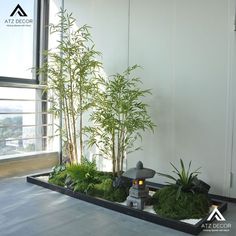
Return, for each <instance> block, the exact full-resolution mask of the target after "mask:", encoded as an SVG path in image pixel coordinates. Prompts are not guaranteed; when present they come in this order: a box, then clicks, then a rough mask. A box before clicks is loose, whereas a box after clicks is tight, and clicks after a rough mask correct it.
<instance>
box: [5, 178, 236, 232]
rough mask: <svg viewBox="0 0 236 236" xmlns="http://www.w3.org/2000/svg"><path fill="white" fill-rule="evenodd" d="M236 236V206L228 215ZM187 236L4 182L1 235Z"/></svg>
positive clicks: (35, 188) (23, 183) (15, 180)
mask: <svg viewBox="0 0 236 236" xmlns="http://www.w3.org/2000/svg"><path fill="white" fill-rule="evenodd" d="M224 216H225V218H226V220H227V223H231V225H232V228H231V230H230V232H227V233H222V232H220V233H219V232H218V233H212V232H202V233H201V234H200V236H206V235H208V236H209V235H230V236H235V235H236V204H229V209H228V211H227V212H226V213H225V214H224ZM7 235H8V236H10V235H12V236H31V235H37V236H54V235H55V236H63V235H65V236H73V235H76V236H83V235H88V236H152V235H153V236H154V235H155V236H158V235H160V236H169V235H173V236H180V235H181V236H182V235H183V236H184V235H188V234H185V233H182V232H178V231H176V230H172V229H169V228H166V227H163V226H160V225H156V224H153V223H149V222H146V221H143V220H139V219H136V218H133V217H130V216H127V215H123V214H121V213H118V212H114V211H111V210H108V209H105V208H102V207H99V206H96V205H92V204H89V203H86V202H83V201H80V200H77V199H73V198H71V197H68V196H65V195H62V194H60V193H56V192H53V191H50V190H47V189H45V188H42V187H39V186H35V185H32V184H30V183H27V182H26V180H25V178H23V177H18V178H9V179H2V180H0V236H7Z"/></svg>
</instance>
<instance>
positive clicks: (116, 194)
mask: <svg viewBox="0 0 236 236" xmlns="http://www.w3.org/2000/svg"><path fill="white" fill-rule="evenodd" d="M93 195H94V196H96V197H100V198H103V199H106V200H109V201H113V202H123V201H125V200H126V198H127V193H126V191H125V189H124V188H114V187H113V180H112V179H111V178H109V177H106V179H103V180H102V182H101V183H99V184H95V185H94V190H93Z"/></svg>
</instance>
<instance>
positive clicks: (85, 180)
mask: <svg viewBox="0 0 236 236" xmlns="http://www.w3.org/2000/svg"><path fill="white" fill-rule="evenodd" d="M67 174H68V177H69V178H70V179H71V181H72V185H71V186H72V187H73V190H74V191H79V192H82V193H89V191H92V189H93V188H94V184H95V183H97V182H98V178H97V169H96V163H95V162H94V161H93V162H89V161H88V160H86V159H83V160H82V163H81V164H71V165H69V166H68V167H67Z"/></svg>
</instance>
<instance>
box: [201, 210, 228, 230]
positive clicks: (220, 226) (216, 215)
mask: <svg viewBox="0 0 236 236" xmlns="http://www.w3.org/2000/svg"><path fill="white" fill-rule="evenodd" d="M213 220H217V221H220V223H213V222H212V221H213ZM207 221H208V222H209V223H204V224H202V226H201V227H202V229H203V231H207V232H229V231H230V229H231V224H230V223H226V222H225V221H226V219H225V218H224V216H223V215H222V214H221V213H220V211H219V210H218V209H217V207H216V206H214V209H213V211H212V212H211V214H210V215H209V217H208V218H207Z"/></svg>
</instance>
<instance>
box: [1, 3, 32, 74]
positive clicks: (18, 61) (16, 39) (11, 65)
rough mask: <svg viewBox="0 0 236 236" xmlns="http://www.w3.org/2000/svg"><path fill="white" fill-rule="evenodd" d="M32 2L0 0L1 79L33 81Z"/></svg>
mask: <svg viewBox="0 0 236 236" xmlns="http://www.w3.org/2000/svg"><path fill="white" fill-rule="evenodd" d="M36 2H37V1H34V0H10V1H8V0H0V6H1V7H0V32H1V37H0V42H1V43H0V52H1V56H0V65H1V66H0V76H1V77H14V78H22V79H35V78H34V75H33V73H32V71H31V68H32V67H34V66H35V59H34V54H35V53H34V51H35V50H34V48H35V47H34V45H35V42H34V36H35V35H36V34H35V32H36V14H35V12H36V11H35V4H36Z"/></svg>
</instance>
